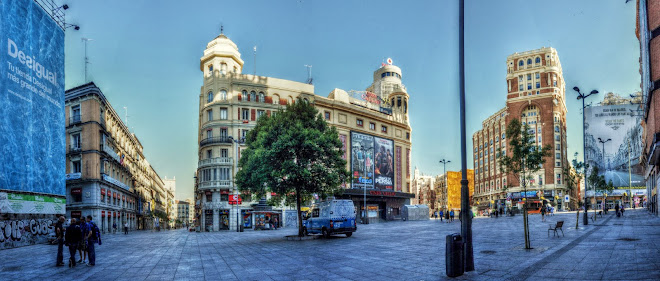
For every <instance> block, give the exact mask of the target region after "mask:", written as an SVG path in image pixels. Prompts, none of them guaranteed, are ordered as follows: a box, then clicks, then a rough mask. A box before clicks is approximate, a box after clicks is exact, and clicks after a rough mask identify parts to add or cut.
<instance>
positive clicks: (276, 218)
mask: <svg viewBox="0 0 660 281" xmlns="http://www.w3.org/2000/svg"><path fill="white" fill-rule="evenodd" d="M271 227H277V228H280V227H282V212H280V211H255V212H254V230H266V229H271Z"/></svg>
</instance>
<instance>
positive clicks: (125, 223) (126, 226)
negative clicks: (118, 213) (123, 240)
mask: <svg viewBox="0 0 660 281" xmlns="http://www.w3.org/2000/svg"><path fill="white" fill-rule="evenodd" d="M126 234H128V222H124V235H126Z"/></svg>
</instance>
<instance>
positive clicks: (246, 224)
mask: <svg viewBox="0 0 660 281" xmlns="http://www.w3.org/2000/svg"><path fill="white" fill-rule="evenodd" d="M252 212H253V211H252V210H241V217H242V220H243V221H242V222H241V223H242V224H243V228H244V229H251V228H252Z"/></svg>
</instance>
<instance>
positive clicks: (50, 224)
mask: <svg viewBox="0 0 660 281" xmlns="http://www.w3.org/2000/svg"><path fill="white" fill-rule="evenodd" d="M54 223H55V221H54V220H52V219H23V220H20V219H19V220H0V249H7V248H14V247H20V246H26V245H33V244H37V243H43V242H45V241H46V240H47V237H48V235H49V234H50V233H54V232H55V226H54Z"/></svg>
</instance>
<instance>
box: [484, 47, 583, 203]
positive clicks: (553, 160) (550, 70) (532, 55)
mask: <svg viewBox="0 0 660 281" xmlns="http://www.w3.org/2000/svg"><path fill="white" fill-rule="evenodd" d="M506 64H507V75H506V83H507V98H506V106H505V107H504V108H502V109H500V110H498V111H497V112H496V113H495V114H493V115H491V116H490V117H488V118H487V119H486V120H484V121H483V122H482V126H483V127H482V129H481V130H479V131H477V132H475V133H474V134H473V137H472V141H473V145H474V151H473V156H474V170H475V174H474V175H475V176H474V182H475V193H474V198H475V201H478V202H480V204H479V206H478V207H479V208H480V209H485V208H493V207H495V206H497V207H498V208H503V207H505V206H506V207H507V208H511V207H512V208H517V204H516V203H517V202H518V201H519V200H520V199H521V198H522V197H523V195H522V194H521V193H520V192H521V191H522V187H521V186H520V181H519V179H518V178H515V177H513V176H511V175H506V174H503V173H502V171H501V170H500V167H499V165H498V164H497V149H498V148H501V149H502V150H503V151H504V152H508V148H507V146H508V143H507V139H506V126H507V125H508V124H509V122H510V121H511V120H513V119H514V118H515V119H518V120H520V121H521V122H523V124H527V125H529V127H530V132H531V133H532V134H533V135H534V140H535V143H536V144H537V145H539V146H546V145H550V146H552V148H553V153H552V157H548V158H547V159H546V162H545V164H544V165H543V167H542V168H541V170H539V171H538V172H536V173H534V174H532V175H528V183H527V191H528V193H527V196H526V197H528V198H529V200H539V199H540V198H541V197H544V198H545V199H547V200H549V201H551V202H554V203H556V204H557V207H558V209H565V208H567V207H571V208H574V207H575V206H574V204H570V203H569V204H568V205H567V204H566V202H563V201H564V200H563V198H564V195H566V194H568V193H571V194H570V197H571V201H574V200H575V199H576V198H577V193H576V192H577V190H574V191H572V192H568V191H567V190H566V186H565V185H564V182H563V179H564V175H563V169H564V168H566V167H568V157H567V155H566V100H565V88H566V87H565V85H564V78H563V74H562V68H561V63H560V62H559V57H558V56H557V51H556V50H555V49H553V48H545V47H544V48H541V49H537V50H532V51H527V52H522V53H515V54H512V55H510V56H509V57H508V58H507V62H506Z"/></svg>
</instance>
